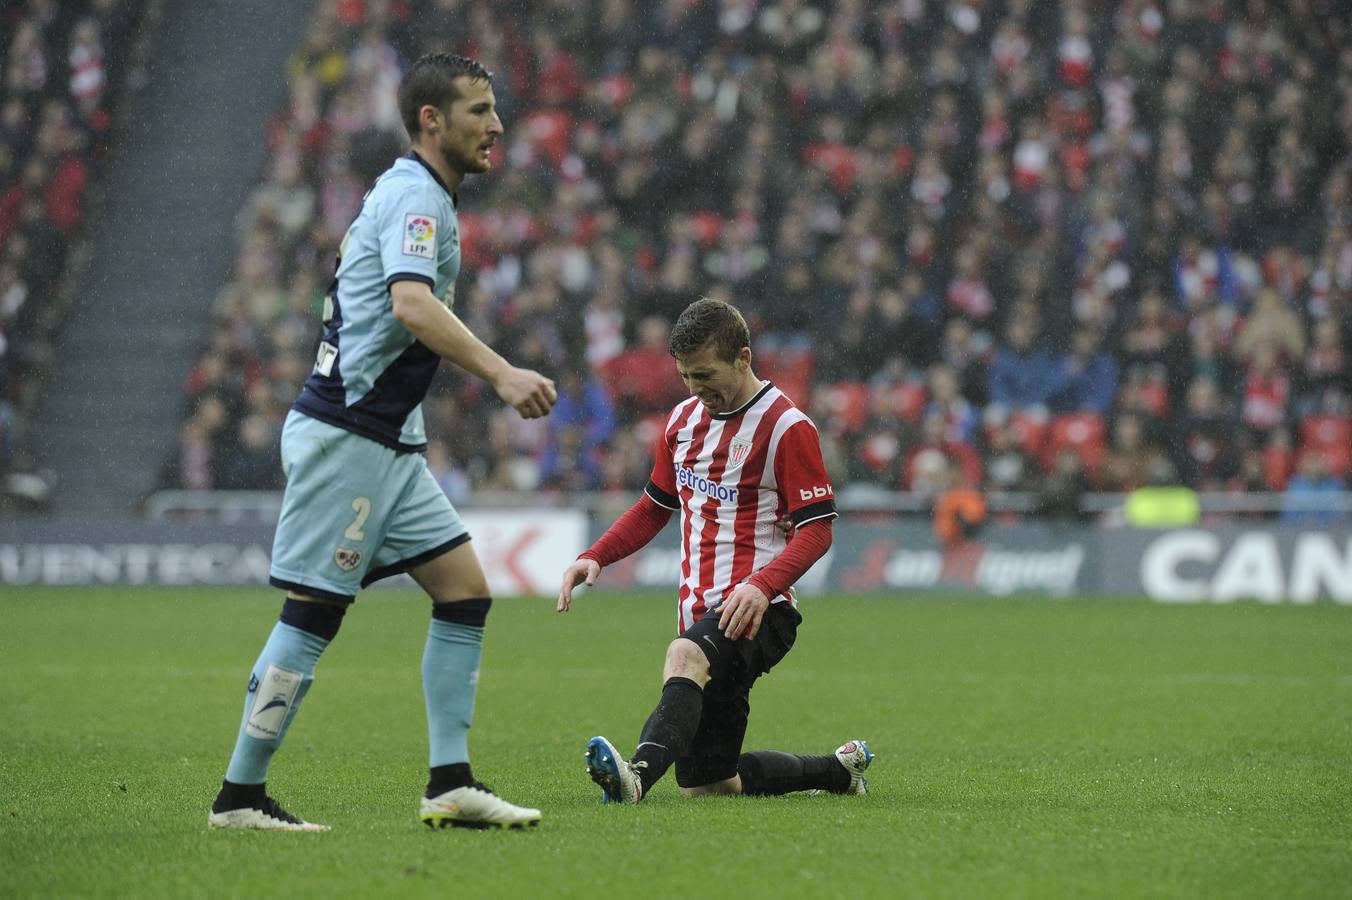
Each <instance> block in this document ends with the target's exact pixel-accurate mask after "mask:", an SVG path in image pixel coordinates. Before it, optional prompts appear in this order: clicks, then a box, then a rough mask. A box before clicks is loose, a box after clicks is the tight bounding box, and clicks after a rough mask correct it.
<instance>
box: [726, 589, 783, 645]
mask: <svg viewBox="0 0 1352 900" xmlns="http://www.w3.org/2000/svg"><path fill="white" fill-rule="evenodd" d="M769 608H770V598H769V597H767V596H765V594H764V592H762V591H761V589H760V588H758V587H756V586H755V585H754V584H750V583H748V582H743V583H741V584H739V585H737V587H735V588H733V589H732V593H731V594H729V595H728V599H726V600H724V601H723V608H722V609H721V610H719V615H718V630H719V631H721V632H723V634H725V635H727V637H728V640H732V641H735V640H737V639H738V638H743V637H744V638H746V639H747V640H751V639H752V638H754V637H755V636H756V634H757V633H758V632H759V631H760V627H761V619H763V618H765V611H766V610H767V609H769Z"/></svg>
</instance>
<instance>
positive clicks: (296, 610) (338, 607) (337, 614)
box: [281, 597, 347, 641]
mask: <svg viewBox="0 0 1352 900" xmlns="http://www.w3.org/2000/svg"><path fill="white" fill-rule="evenodd" d="M345 615H347V604H346V603H328V602H325V601H322V600H297V599H296V598H295V597H287V598H286V602H285V603H283V604H282V616H281V619H282V624H283V625H290V626H291V627H292V628H299V629H300V630H301V631H308V632H309V633H310V634H313V635H315V636H316V637H321V638H323V639H324V640H326V641H331V640H333V639H334V637H335V636H337V634H338V628H339V626H341V625H342V624H343V616H345Z"/></svg>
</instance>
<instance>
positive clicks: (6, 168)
mask: <svg viewBox="0 0 1352 900" xmlns="http://www.w3.org/2000/svg"><path fill="white" fill-rule="evenodd" d="M144 6H145V4H144V3H143V2H138V0H76V2H65V3H58V2H55V0H28V2H22V3H6V4H4V5H3V6H0V36H3V37H0V483H2V484H3V488H2V489H0V511H7V510H10V509H26V508H33V507H41V506H42V505H43V504H44V503H45V502H46V500H47V498H48V493H49V486H48V485H47V483H46V481H45V480H44V479H43V478H42V477H40V475H39V474H37V473H38V470H40V466H39V463H40V461H37V460H34V459H32V457H31V453H30V452H29V449H28V445H27V440H26V437H27V430H28V427H29V425H30V424H31V421H30V420H31V417H32V415H33V406H34V397H35V393H36V389H37V386H38V385H39V384H40V383H41V380H42V378H43V376H44V375H45V373H46V372H47V369H48V366H49V363H50V361H51V357H52V341H53V338H54V337H55V334H56V332H57V329H58V327H59V326H60V324H61V321H62V319H63V318H64V317H65V315H66V313H67V311H68V306H69V303H68V300H67V297H66V290H67V282H68V278H69V275H70V272H71V270H72V268H74V267H76V266H78V264H79V260H80V257H81V253H82V243H81V238H82V226H83V224H84V220H85V217H86V214H87V212H88V210H89V208H90V206H91V203H92V198H93V197H94V196H95V193H96V189H97V185H98V183H99V178H100V175H101V172H102V168H103V164H104V162H105V160H106V157H107V154H108V149H109V142H110V139H111V136H112V134H113V132H114V128H115V123H116V117H117V115H118V112H119V109H118V98H119V97H120V94H121V89H122V86H123V84H124V83H125V81H126V79H127V77H128V74H129V72H130V71H131V70H132V69H133V68H134V53H135V41H134V40H133V38H134V36H135V35H136V33H137V31H138V28H139V27H140V26H141V25H142V21H141V20H142V16H143V13H144Z"/></svg>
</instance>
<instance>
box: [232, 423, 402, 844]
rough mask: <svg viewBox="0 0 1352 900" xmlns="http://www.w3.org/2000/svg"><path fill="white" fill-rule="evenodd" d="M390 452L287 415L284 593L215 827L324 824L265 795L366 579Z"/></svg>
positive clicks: (275, 560) (279, 571)
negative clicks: (279, 754) (318, 669)
mask: <svg viewBox="0 0 1352 900" xmlns="http://www.w3.org/2000/svg"><path fill="white" fill-rule="evenodd" d="M391 456H393V453H392V451H389V450H387V449H386V448H383V447H381V446H379V445H378V444H375V443H373V442H371V441H367V440H365V439H364V438H359V437H357V436H355V435H351V434H349V433H347V432H344V431H341V430H339V429H336V428H333V427H332V426H330V425H326V424H324V423H322V422H318V421H315V420H314V419H310V418H308V417H306V416H302V415H300V414H298V413H292V414H291V415H290V416H289V417H288V418H287V421H286V425H285V427H284V428H283V432H282V463H283V468H284V470H285V471H286V475H287V485H286V493H285V495H284V496H283V500H282V514H281V518H280V519H279V521H278V523H277V531H276V535H275V537H274V539H273V553H272V566H271V572H270V578H269V580H270V581H271V583H272V584H273V585H274V586H276V587H280V588H283V589H284V590H286V591H287V599H286V601H285V603H284V605H283V607H282V613H281V617H280V621H279V622H278V623H277V624H276V625H275V626H274V627H273V629H272V632H271V634H270V635H269V637H268V640H267V642H266V643H265V644H264V647H263V650H262V652H261V653H260V654H259V656H258V659H257V661H256V662H255V663H254V666H253V669H252V670H251V672H250V676H249V688H248V691H247V692H246V696H245V702H244V715H243V719H242V720H241V722H240V729H239V734H238V737H237V738H236V741H235V747H234V750H233V752H232V754H231V757H230V764H229V767H228V768H227V770H226V777H225V781H224V783H223V784H222V788H221V791H220V793H219V794H218V795H217V798H216V801H215V802H214V803H213V804H212V813H211V816H210V817H209V819H208V821H209V823H210V824H211V825H212V826H214V827H218V828H260V829H268V830H274V829H275V830H319V829H321V828H322V826H311V825H309V824H308V823H304V822H300V821H299V820H296V819H295V817H292V816H289V815H287V814H285V812H284V811H282V810H281V808H280V807H278V806H277V805H276V803H275V802H274V801H272V800H270V799H268V798H267V794H266V780H267V773H268V767H269V765H270V763H271V761H272V757H273V754H275V753H276V751H277V749H278V748H279V747H280V746H281V743H282V740H283V738H284V737H285V735H286V731H287V729H288V728H289V727H290V726H291V723H292V722H293V721H294V720H295V717H296V713H297V711H298V710H299V708H300V704H301V701H302V700H303V699H304V698H305V695H306V693H307V692H308V691H309V689H310V685H311V683H312V682H313V680H314V672H315V666H316V665H317V663H318V661H319V657H320V655H321V654H322V653H323V652H324V649H325V648H326V647H327V646H328V644H329V642H330V641H331V640H333V638H334V636H335V635H336V634H337V632H338V627H339V625H340V624H341V623H342V619H343V615H344V613H345V612H346V609H347V605H348V604H349V603H350V602H351V601H352V598H353V596H354V595H355V594H356V592H357V590H358V588H359V586H360V584H361V578H362V574H363V573H364V572H365V570H366V566H367V565H369V563H370V557H371V555H372V554H371V553H370V547H371V546H373V545H375V544H378V540H379V538H378V536H379V533H380V530H381V528H382V526H383V520H384V516H385V511H384V510H385V509H386V507H387V505H388V504H385V503H383V502H382V501H381V497H380V495H379V493H378V491H379V489H380V484H379V477H380V476H379V475H377V474H374V473H380V472H382V471H384V470H385V465H384V464H385V462H386V457H391ZM362 473H366V478H365V480H363V477H362ZM279 813H280V814H279Z"/></svg>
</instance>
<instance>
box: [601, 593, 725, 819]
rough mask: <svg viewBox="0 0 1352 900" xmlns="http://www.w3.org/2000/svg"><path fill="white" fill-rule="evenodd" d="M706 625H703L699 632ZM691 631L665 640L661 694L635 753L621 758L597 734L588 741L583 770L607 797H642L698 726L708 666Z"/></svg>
mask: <svg viewBox="0 0 1352 900" xmlns="http://www.w3.org/2000/svg"><path fill="white" fill-rule="evenodd" d="M715 623H716V619H715ZM698 624H699V623H696V625H698ZM707 630H708V629H707V626H706V627H705V628H704V629H702V630H701V632H700V633H703V632H704V631H707ZM715 630H716V628H715ZM693 631H694V630H693V629H692V630H691V631H688V632H687V633H686V635H685V636H682V637H678V638H676V639H675V640H674V641H672V642H671V643H670V644H669V645H668V646H667V655H666V660H665V662H664V663H663V666H662V696H661V698H660V699H659V700H658V702H657V706H656V707H655V708H654V709H653V711H652V713H651V714H650V715H649V716H648V720H647V721H646V722H645V723H644V725H643V730H642V732H640V734H639V739H638V748H637V750H636V751H635V753H634V756H633V757H632V758H631V759H629V760H625V759H623V758H622V757H621V756H620V754H619V752H618V751H617V750H616V749H615V746H614V745H613V744H611V743H610V741H609V740H607V739H606V738H604V737H601V736H598V737H594V738H592V739H591V740H590V741H588V743H587V773H588V774H589V775H590V776H591V779H592V780H593V781H595V782H596V783H597V784H599V785H600V786H601V790H602V791H604V792H605V793H604V799H605V800H606V801H607V802H611V803H637V802H638V801H639V800H642V799H643V796H644V795H645V794H646V793H647V792H648V790H649V789H650V788H651V787H652V786H653V785H654V784H656V783H657V781H658V780H659V779H660V778H661V777H662V776H663V775H665V774H666V771H667V769H669V768H671V765H672V763H673V762H675V760H676V758H677V757H679V756H681V755H682V754H684V753H685V752H686V749H687V748H688V747H689V746H690V742H691V740H693V739H694V737H695V733H696V731H698V730H699V724H700V716H701V714H702V711H703V708H704V686H705V685H706V684H708V682H709V678H710V669H709V659H708V657H707V656H706V655H705V653H704V651H703V650H701V649H700V645H699V644H698V643H696V638H697V636H696V637H691V634H692V632H693Z"/></svg>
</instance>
